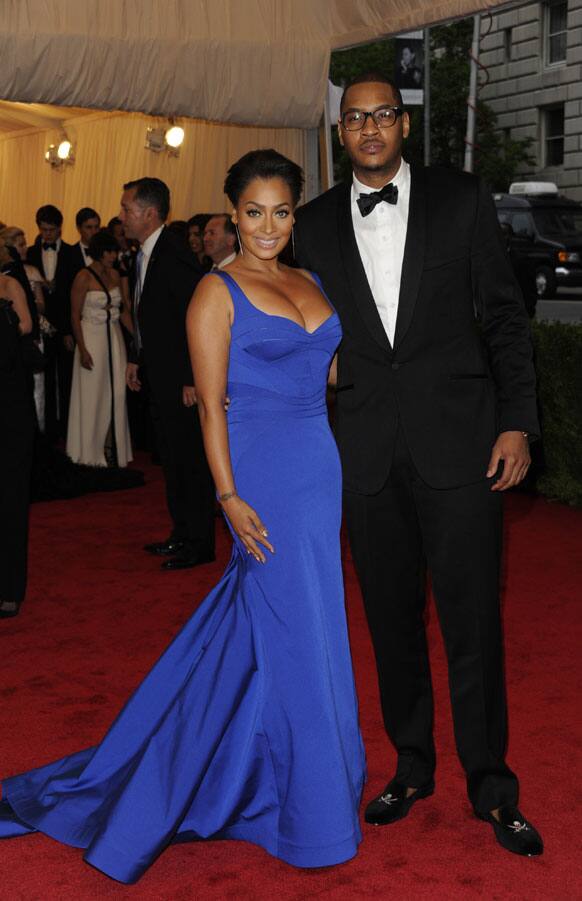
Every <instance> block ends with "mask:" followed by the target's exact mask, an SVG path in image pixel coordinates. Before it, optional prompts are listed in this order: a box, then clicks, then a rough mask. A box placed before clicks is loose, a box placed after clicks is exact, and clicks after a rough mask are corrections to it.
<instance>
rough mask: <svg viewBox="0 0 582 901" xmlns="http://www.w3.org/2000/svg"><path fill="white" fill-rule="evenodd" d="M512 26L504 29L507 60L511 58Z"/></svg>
mask: <svg viewBox="0 0 582 901" xmlns="http://www.w3.org/2000/svg"><path fill="white" fill-rule="evenodd" d="M511 32H512V29H511V28H504V29H503V51H504V54H505V62H508V61H509V60H510V59H511Z"/></svg>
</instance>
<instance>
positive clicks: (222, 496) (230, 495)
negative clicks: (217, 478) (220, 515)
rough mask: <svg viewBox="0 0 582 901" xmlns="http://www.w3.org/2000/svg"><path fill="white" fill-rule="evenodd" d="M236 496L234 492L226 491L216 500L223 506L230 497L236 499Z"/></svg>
mask: <svg viewBox="0 0 582 901" xmlns="http://www.w3.org/2000/svg"><path fill="white" fill-rule="evenodd" d="M236 496H237V494H236V491H227V492H226V493H225V494H219V495H218V500H219V501H220V503H221V504H223V503H224V502H225V501H229V500H230V499H231V497H236Z"/></svg>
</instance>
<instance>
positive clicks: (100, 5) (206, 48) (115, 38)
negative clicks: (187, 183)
mask: <svg viewBox="0 0 582 901" xmlns="http://www.w3.org/2000/svg"><path fill="white" fill-rule="evenodd" d="M497 5H499V4H498V3H488V2H486V0H437V2H430V0H210V2H206V0H3V2H2V4H1V7H0V53H1V58H2V66H1V67H0V97H1V98H3V99H4V100H14V101H25V102H30V103H43V104H56V105H59V106H69V107H71V106H72V107H91V108H93V109H101V110H129V111H134V112H143V113H147V114H150V115H164V116H188V117H190V118H195V119H205V120H209V121H215V122H229V123H238V124H252V125H255V126H257V125H266V126H269V127H281V126H282V127H294V128H312V127H315V126H317V124H318V122H319V120H320V117H321V114H322V110H323V103H324V97H325V91H326V84H327V75H328V70H329V57H330V53H331V51H332V50H333V49H337V48H339V47H346V46H350V45H353V44H357V43H364V42H366V41H371V40H377V39H378V38H380V37H382V36H386V35H389V34H396V33H398V32H401V31H406V30H408V29H413V28H418V27H421V26H423V25H427V24H430V23H433V22H437V21H443V20H446V19H451V18H455V17H459V16H466V15H469V14H471V13H472V12H476V11H478V10H481V9H486V8H488V7H491V6H497Z"/></svg>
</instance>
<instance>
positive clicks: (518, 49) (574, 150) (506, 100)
mask: <svg viewBox="0 0 582 901" xmlns="http://www.w3.org/2000/svg"><path fill="white" fill-rule="evenodd" d="M481 34H482V38H481V57H480V59H481V63H482V64H483V65H484V66H486V68H487V73H488V76H489V83H488V84H487V85H485V86H484V87H482V89H481V91H480V97H481V98H482V99H483V100H485V101H486V102H487V103H488V104H489V105H490V106H491V107H492V108H493V109H494V110H495V112H496V114H497V123H498V127H499V128H500V129H502V130H503V131H504V132H505V134H507V135H508V136H510V137H512V138H527V137H529V138H532V139H533V144H532V147H531V151H532V156H534V157H535V158H536V165H535V167H526V168H524V170H523V171H522V172H521V173H520V175H521V176H523V177H524V178H527V179H533V178H535V179H537V180H540V181H553V182H555V183H556V184H557V185H558V187H559V189H560V191H561V192H562V193H564V194H566V195H567V196H568V197H571V198H572V199H573V200H580V201H582V0H551V2H541V3H525V4H524V3H520V4H515V5H514V6H511V7H505V8H504V9H502V10H499V11H497V12H493V13H492V16H491V21H489V18H488V16H485V15H484V16H483V17H482V20H481ZM481 80H483V76H481Z"/></svg>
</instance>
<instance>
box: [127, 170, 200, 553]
mask: <svg viewBox="0 0 582 901" xmlns="http://www.w3.org/2000/svg"><path fill="white" fill-rule="evenodd" d="M169 209H170V192H169V190H168V188H167V186H166V185H165V184H164V182H163V181H160V180H159V179H157V178H140V179H137V180H136V181H130V182H128V183H127V184H126V185H124V191H123V196H122V198H121V212H120V214H119V218H120V220H121V222H122V224H123V226H124V229H125V234H126V236H127V237H128V238H129V239H134V240H136V241H139V243H140V251H139V253H138V254H137V257H136V263H135V269H134V271H133V273H132V291H133V299H134V303H133V319H134V335H133V344H132V347H131V348H130V357H129V360H130V361H129V363H128V365H127V384H128V387H129V388H130V389H131V390H132V391H139V390H140V388H141V378H140V375H141V373H140V367H143V369H144V370H145V373H146V376H147V382H148V386H149V390H150V401H151V412H152V419H153V421H154V425H155V427H156V432H157V436H158V444H159V450H160V456H161V460H162V466H163V469H164V476H165V480H166V497H167V503H168V509H169V512H170V516H171V518H172V523H173V528H172V532H171V535H170V537H169V538H168V539H167V540H166V541H161V542H155V543H154V544H149V545H146V547H145V550H146V551H148V552H150V553H153V554H158V555H160V556H167V557H168V558H169V559H167V560H165V561H164V563H163V564H162V568H163V569H165V570H176V569H186V568H188V567H191V566H197V565H198V564H200V563H208V562H210V561H211V560H214V503H215V502H214V491H213V486H212V479H211V476H210V471H209V469H208V464H207V462H206V456H205V453H204V446H203V443H202V432H201V429H200V421H199V419H198V411H197V408H196V393H195V389H194V386H193V376H192V367H191V365H190V357H189V354H188V345H187V340H186V310H187V308H188V303H189V302H190V299H191V297H192V294H193V292H194V289H195V287H196V285H197V284H198V282H199V280H200V277H201V275H202V273H201V271H200V270H199V269H198V267H197V265H196V260H195V258H194V256H193V255H192V253H190V250H189V248H188V247H187V246H185V247H181V246H179V245H178V244H176V243H175V241H174V239H173V238H172V235H171V233H170V232H169V231H168V229H167V228H166V227H165V225H164V223H165V221H166V219H167V218H168V213H169Z"/></svg>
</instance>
